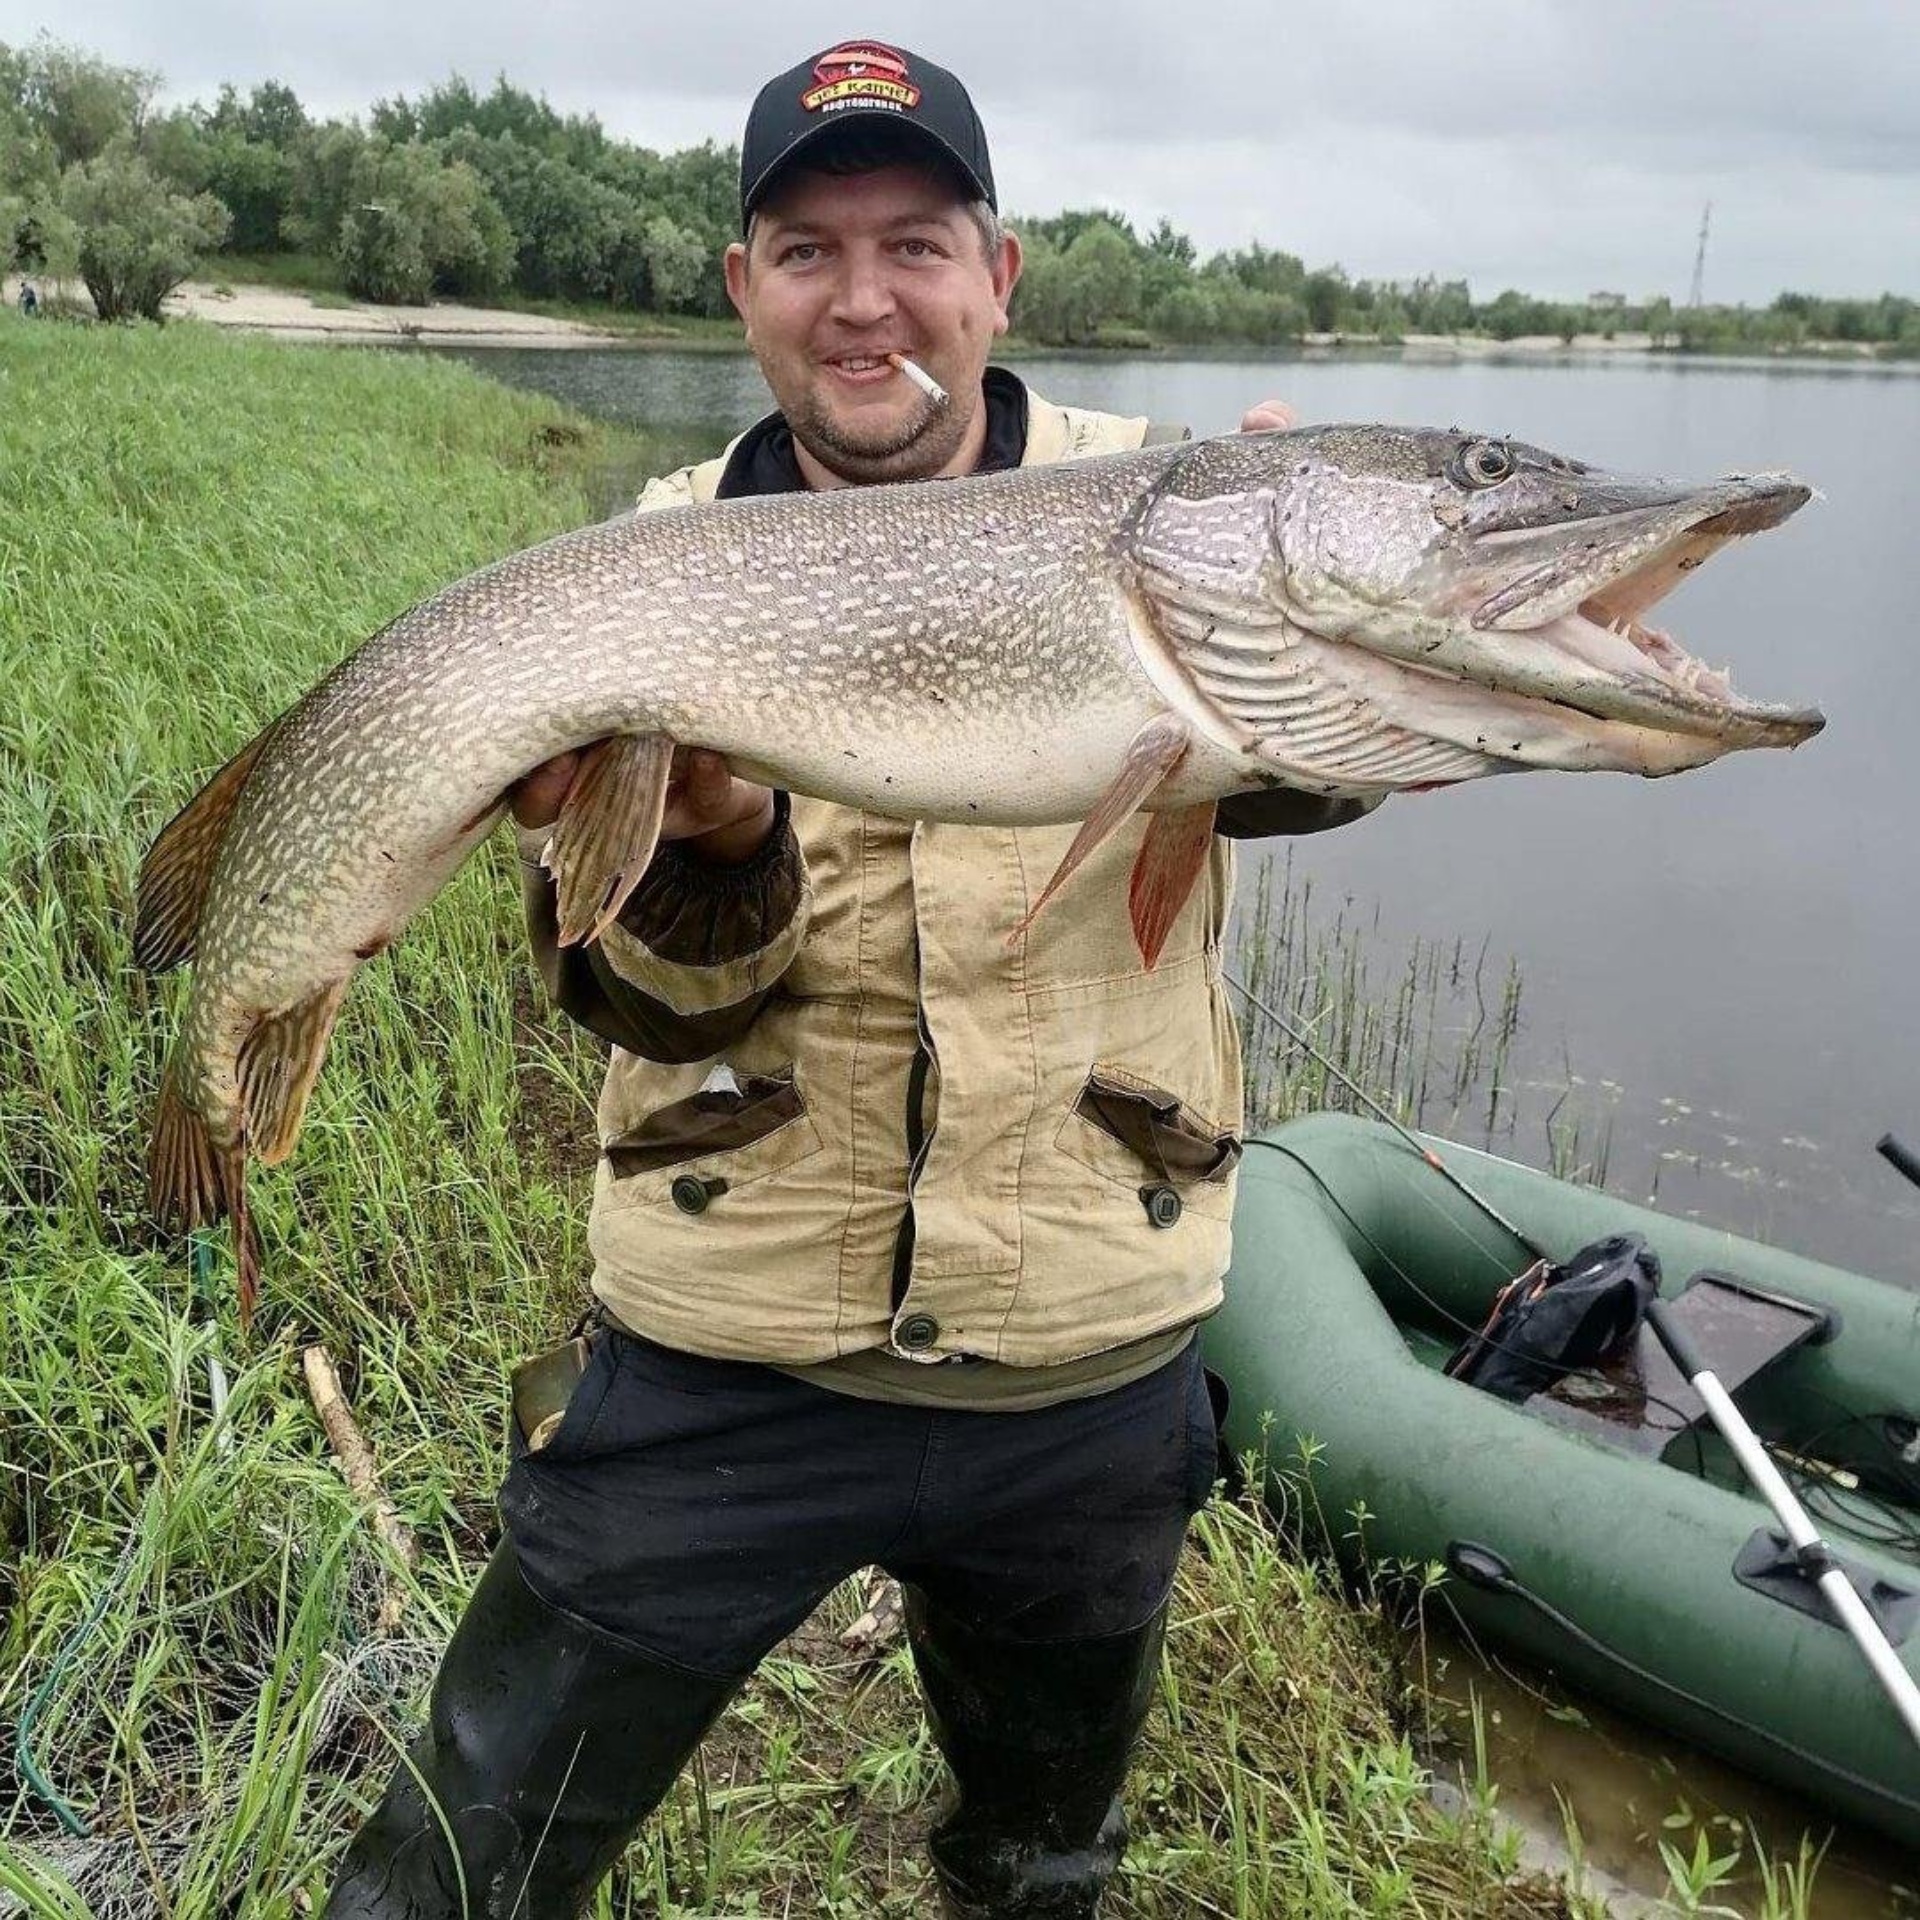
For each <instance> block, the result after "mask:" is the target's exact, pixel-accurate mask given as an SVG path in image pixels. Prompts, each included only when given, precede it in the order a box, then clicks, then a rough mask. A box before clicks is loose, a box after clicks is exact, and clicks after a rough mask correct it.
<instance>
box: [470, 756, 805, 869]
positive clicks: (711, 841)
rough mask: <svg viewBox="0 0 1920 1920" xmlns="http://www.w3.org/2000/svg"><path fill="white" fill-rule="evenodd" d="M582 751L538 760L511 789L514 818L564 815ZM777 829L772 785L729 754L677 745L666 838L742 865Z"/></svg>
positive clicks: (525, 822)
mask: <svg viewBox="0 0 1920 1920" xmlns="http://www.w3.org/2000/svg"><path fill="white" fill-rule="evenodd" d="M579 768H580V755H579V754H577V753H562V754H558V755H556V756H555V757H554V758H553V759H551V760H548V761H546V762H545V763H544V764H542V765H540V766H537V767H535V768H534V770H533V771H532V772H531V773H529V774H527V775H526V776H525V777H524V778H523V779H521V780H520V781H518V782H517V783H516V784H515V785H514V787H513V788H512V790H511V791H510V792H509V793H508V795H507V799H508V803H509V804H510V805H511V806H512V808H513V817H514V819H515V820H516V821H517V822H518V823H519V824H520V825H521V826H523V827H545V826H551V825H552V823H553V822H554V821H555V820H557V819H558V818H559V816H560V809H561V807H562V806H563V805H564V804H565V802H566V797H567V790H568V788H570V787H571V786H572V785H573V776H574V775H575V774H576V773H577V772H578V771H579ZM772 831H773V789H772V788H771V787H756V786H755V785H754V784H753V783H752V781H750V780H736V779H735V778H734V777H733V774H732V772H731V770H730V769H729V768H728V766H727V763H726V761H725V759H723V758H722V757H721V755H719V754H717V753H711V752H709V751H708V750H707V749H706V748H704V747H676V748H675V749H674V753H673V772H672V773H671V774H670V775H669V776H668V779H667V810H666V813H665V815H664V816H663V817H662V819H661V822H660V838H661V839H662V840H685V841H687V842H688V843H689V846H690V848H691V850H692V851H693V852H695V853H697V854H698V855H699V856H700V858H701V859H703V860H711V861H714V862H715V863H716V864H718V865H720V866H728V867H731V866H737V865H739V864H740V862H742V861H743V860H751V859H752V858H753V856H754V855H755V854H756V853H758V852H759V851H760V849H761V848H762V847H763V846H765V845H766V843H767V836H768V834H770V833H771V832H772Z"/></svg>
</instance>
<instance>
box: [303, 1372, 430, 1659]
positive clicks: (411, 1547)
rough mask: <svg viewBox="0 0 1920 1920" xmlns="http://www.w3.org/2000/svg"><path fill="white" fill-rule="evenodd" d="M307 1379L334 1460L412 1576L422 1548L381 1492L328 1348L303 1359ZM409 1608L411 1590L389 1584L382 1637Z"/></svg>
mask: <svg viewBox="0 0 1920 1920" xmlns="http://www.w3.org/2000/svg"><path fill="white" fill-rule="evenodd" d="M300 1364H301V1366H302V1368H303V1369H304V1370H305V1372H306V1376H307V1394H308V1397H309V1398H310V1399H311V1400H312V1401H313V1410H314V1412H315V1413H317V1414H318V1415H319V1416H320V1424H321V1425H322V1426H323V1427H325V1428H326V1430H327V1440H328V1442H329V1444H330V1445H331V1446H332V1448H333V1457H334V1458H335V1459H336V1460H337V1461H338V1462H339V1463H340V1471H341V1473H342V1474H344V1475H345V1476H346V1482H347V1485H348V1486H349V1487H350V1488H351V1489H352V1490H353V1492H354V1493H355V1494H357V1495H358V1496H359V1497H360V1498H361V1499H363V1500H371V1501H372V1503H373V1527H374V1531H375V1532H376V1533H377V1534H379V1536H380V1538H381V1539H382V1540H384V1541H385V1542H386V1543H387V1545H388V1547H389V1548H391V1549H392V1551H393V1553H394V1554H395V1555H396V1556H397V1557H398V1559H399V1560H400V1562H401V1564H402V1565H403V1566H405V1567H406V1568H407V1569H408V1570H409V1571H412V1570H413V1569H414V1568H416V1567H418V1566H419V1564H420V1543H419V1542H418V1541H417V1540H416V1539H415V1538H414V1537H413V1530H412V1528H410V1527H409V1526H408V1525H407V1523H406V1522H405V1521H404V1520H402V1519H401V1518H400V1515H399V1512H398V1511H397V1510H396V1508H395V1507H394V1504H393V1502H392V1501H391V1500H389V1499H388V1498H387V1496H386V1495H385V1494H384V1493H382V1492H381V1490H380V1471H379V1468H378V1467H377V1466H376V1465H375V1463H374V1458H373V1449H372V1447H370V1446H369V1445H368V1444H367V1437H366V1435H365V1434H363V1433H362V1432H361V1431H360V1429H359V1427H358V1425H356V1424H355V1421H354V1418H353V1409H352V1408H351V1407H349V1406H348V1405H347V1397H346V1395H345V1394H344V1393H342V1392H341V1391H340V1376H339V1374H338V1373H337V1372H336V1371H335V1370H334V1365H333V1361H332V1360H331V1359H330V1358H329V1357H328V1354H327V1350H326V1348H325V1347H320V1346H313V1347H309V1348H308V1349H307V1350H306V1352H305V1353H303V1354H302V1355H301V1356H300ZM406 1604H407V1596H406V1590H405V1589H404V1588H403V1587H402V1586H401V1585H400V1584H399V1582H398V1581H396V1580H392V1579H389V1581H388V1583H387V1591H386V1596H385V1598H384V1599H382V1601H381V1602H380V1614H379V1618H378V1620H377V1621H376V1622H375V1625H376V1627H377V1629H378V1631H380V1632H381V1633H390V1632H391V1631H392V1630H393V1629H394V1627H396V1626H397V1625H398V1624H399V1621H400V1614H401V1610H402V1609H403V1608H404V1607H405V1606H406Z"/></svg>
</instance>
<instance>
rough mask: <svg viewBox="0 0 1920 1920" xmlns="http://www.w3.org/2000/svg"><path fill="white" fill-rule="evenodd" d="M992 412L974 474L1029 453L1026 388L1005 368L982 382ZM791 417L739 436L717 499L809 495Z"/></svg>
mask: <svg viewBox="0 0 1920 1920" xmlns="http://www.w3.org/2000/svg"><path fill="white" fill-rule="evenodd" d="M980 393H981V397H982V399H984V401H985V402H986V408H987V441H986V445H985V446H984V447H983V448H982V449H981V450H980V461H979V464H978V465H977V466H976V467H975V468H974V472H975V473H998V472H1000V471H1001V470H1002V469H1003V468H1006V467H1017V466H1018V465H1019V464H1020V462H1021V461H1022V460H1023V459H1025V458H1026V453H1027V389H1026V386H1025V385H1024V383H1023V382H1021V381H1020V380H1018V379H1016V378H1015V377H1014V376H1013V375H1012V374H1010V373H1009V372H1008V371H1007V370H1006V368H1004V367H989V368H988V369H987V371H986V373H985V375H984V376H983V377H982V379H981V382H980ZM806 491H807V483H806V480H805V479H804V478H803V476H802V475H801V472H800V462H799V461H798V460H797V459H796V458H795V457H794V451H793V430H792V429H791V428H790V427H789V426H788V425H787V421H786V416H785V415H784V414H779V413H770V414H768V415H767V417H766V418H765V419H764V420H761V421H758V422H756V423H755V424H754V425H753V426H751V427H749V428H748V429H747V430H746V432H745V433H743V434H742V435H741V436H740V439H739V441H738V443H737V444H736V445H735V447H734V449H733V452H732V453H731V454H730V455H729V456H728V457H727V465H726V470H725V472H723V473H722V474H721V476H720V484H719V486H718V487H716V488H715V489H714V498H715V499H716V500H738V499H742V498H744V497H745V496H747V495H749V494H758V493H805V492H806Z"/></svg>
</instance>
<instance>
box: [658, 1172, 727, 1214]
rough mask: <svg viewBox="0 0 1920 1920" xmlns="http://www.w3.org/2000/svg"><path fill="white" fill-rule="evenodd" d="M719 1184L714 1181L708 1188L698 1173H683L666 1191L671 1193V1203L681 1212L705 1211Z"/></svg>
mask: <svg viewBox="0 0 1920 1920" xmlns="http://www.w3.org/2000/svg"><path fill="white" fill-rule="evenodd" d="M719 1186H720V1182H718V1181H715V1182H714V1185H713V1187H712V1188H709V1186H708V1185H707V1183H706V1181H704V1180H702V1179H701V1178H700V1176H699V1175H698V1174H694V1173H683V1174H681V1175H680V1176H679V1178H678V1179H676V1180H675V1181H674V1183H673V1185H672V1186H671V1187H669V1188H668V1189H667V1191H668V1192H669V1193H671V1194H672V1195H673V1204H674V1205H675V1206H676V1207H678V1208H679V1209H680V1211H681V1212H682V1213H705V1212H706V1210H707V1202H708V1201H709V1200H711V1199H712V1198H713V1193H714V1191H715V1190H716V1189H718V1188H719Z"/></svg>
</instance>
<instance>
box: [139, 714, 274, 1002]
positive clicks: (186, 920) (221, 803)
mask: <svg viewBox="0 0 1920 1920" xmlns="http://www.w3.org/2000/svg"><path fill="white" fill-rule="evenodd" d="M278 724H279V723H278V722H277V721H276V722H275V725H276V726H277V725H278ZM273 734H274V728H273V727H268V728H266V729H265V731H263V732H261V733H259V734H257V735H255V737H254V738H253V739H252V740H250V741H249V742H248V743H247V744H246V745H245V746H244V747H242V748H241V749H240V751H239V752H238V753H236V754H235V755H234V756H233V758H232V759H231V760H229V761H228V762H227V764H226V765H225V766H224V767H222V768H221V769H220V771H219V772H218V773H216V774H215V775H214V776H213V778H212V779H211V780H209V781H208V782H207V784H206V785H205V786H204V787H202V788H201V789H200V791H199V792H198V793H197V794H195V795H194V797H193V798H192V799H191V800H189V801H188V802H187V804H186V805H185V806H184V807H182V808H181V809H180V811H179V812H178V813H176V814H175V815H174V816H173V818H172V819H171V820H169V821H168V822H167V824H166V826H165V827H163V828H162V829H161V831H160V837H159V838H158V839H157V840H155V841H154V843H153V845H152V846H151V847H149V848H148V849H147V857H146V858H145V859H144V860H143V861H141V863H140V879H139V883H138V886H137V889H136V893H135V907H134V921H133V957H134V959H135V960H136V961H138V962H139V964H140V965H141V966H142V967H144V968H145V969H146V971H147V972H148V973H166V972H169V971H170V970H171V969H173V968H174V967H177V966H181V965H183V964H184V963H185V962H186V961H188V960H191V959H192V958H193V948H194V941H195V940H196V938H197V937H198V935H199V932H200V916H201V914H202V913H203V912H204V911H205V910H206V904H207V888H208V887H209V885H211V883H212V880H213V870H214V867H215V866H216V865H217V864H218V862H219V858H220V849H221V847H222V845H223V844H224V843H225V841H226V837H227V828H228V827H229V825H231V824H232V821H233V809H234V807H235V805H236V804H237V802H238V801H239V798H240V795H241V792H242V790H243V789H244V788H245V787H246V784H247V780H248V778H249V776H250V775H251V774H252V772H253V769H254V766H255V765H256V763H257V762H258V761H259V758H260V755H261V753H262V751H263V750H264V749H265V747H266V744H267V742H268V741H269V740H271V739H272V738H273Z"/></svg>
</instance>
